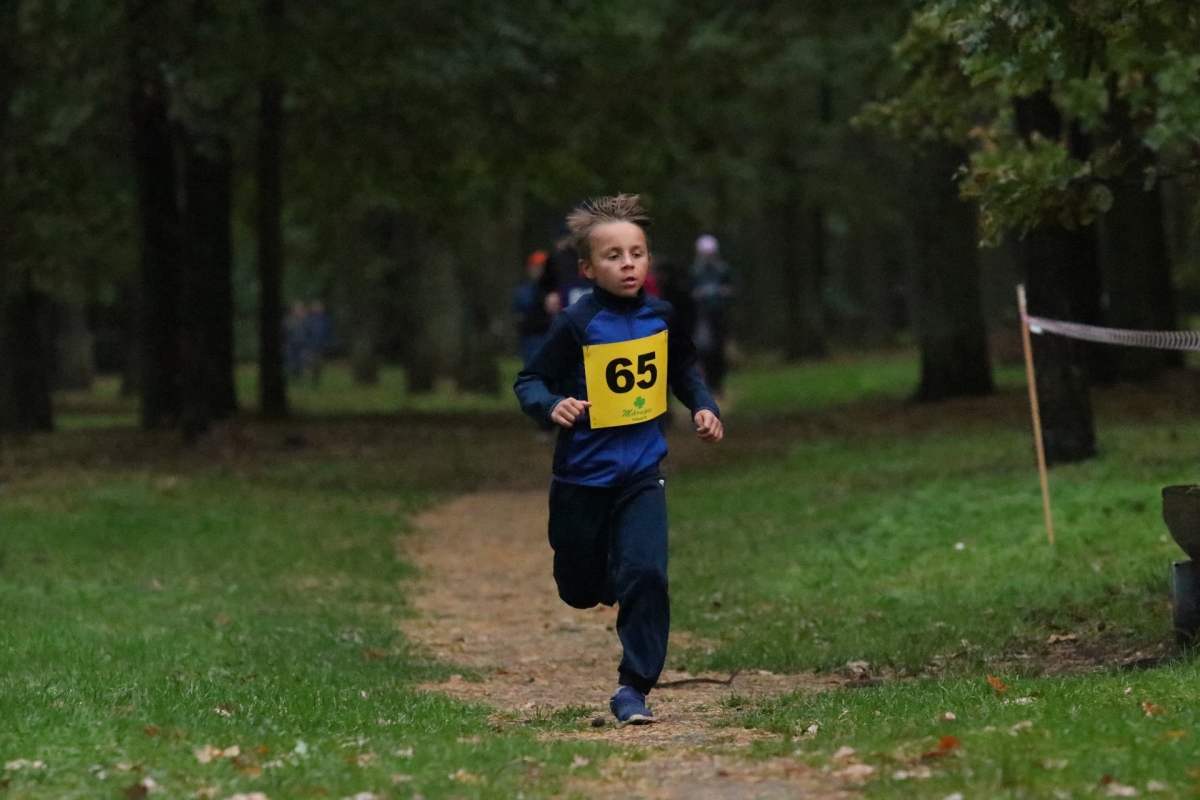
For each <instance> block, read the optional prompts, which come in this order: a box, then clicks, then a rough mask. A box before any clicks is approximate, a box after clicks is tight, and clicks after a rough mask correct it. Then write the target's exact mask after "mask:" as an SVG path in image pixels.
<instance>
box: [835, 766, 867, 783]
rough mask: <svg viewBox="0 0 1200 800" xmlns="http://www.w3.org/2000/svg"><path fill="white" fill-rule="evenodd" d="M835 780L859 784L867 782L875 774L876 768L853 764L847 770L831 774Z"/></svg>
mask: <svg viewBox="0 0 1200 800" xmlns="http://www.w3.org/2000/svg"><path fill="white" fill-rule="evenodd" d="M831 774H832V775H833V777H835V778H841V779H842V780H844V781H851V782H854V783H858V782H861V781H865V780H867V779H868V778H870V777H871V776H872V775H874V774H875V768H874V767H872V766H871V765H870V764H851V765H850V766H848V767H846V768H845V769H839V770H838V771H836V772H834V773H831Z"/></svg>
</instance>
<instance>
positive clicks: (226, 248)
mask: <svg viewBox="0 0 1200 800" xmlns="http://www.w3.org/2000/svg"><path fill="white" fill-rule="evenodd" d="M184 142H185V157H184V169H185V172H184V241H185V245H186V246H185V256H186V257H185V260H184V262H183V265H184V272H183V276H182V286H183V297H184V298H186V301H185V302H184V303H183V304H182V306H181V309H180V315H181V334H180V351H181V352H180V357H181V362H182V364H181V368H182V382H183V409H182V411H183V414H182V427H183V435H184V438H185V439H186V440H188V441H195V439H196V438H198V437H199V436H200V435H202V434H203V433H205V432H206V431H207V430H208V427H209V423H210V421H211V420H212V419H214V418H220V417H224V416H227V415H229V414H230V413H232V412H233V411H234V410H236V408H237V399H236V396H235V395H234V391H235V389H234V384H233V381H234V377H233V352H232V350H233V284H232V281H233V278H232V270H233V235H232V229H231V214H232V211H233V159H232V155H231V153H230V149H229V145H228V143H227V142H226V141H225V140H224V139H223V138H221V137H219V136H201V135H196V134H189V135H185V137H184Z"/></svg>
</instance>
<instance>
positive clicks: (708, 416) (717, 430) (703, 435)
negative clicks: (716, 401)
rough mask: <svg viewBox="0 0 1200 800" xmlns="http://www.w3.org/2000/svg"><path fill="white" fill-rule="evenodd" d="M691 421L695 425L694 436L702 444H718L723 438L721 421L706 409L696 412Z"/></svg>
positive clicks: (723, 428) (723, 432)
mask: <svg viewBox="0 0 1200 800" xmlns="http://www.w3.org/2000/svg"><path fill="white" fill-rule="evenodd" d="M692 421H693V422H695V423H696V435H697V436H699V437H700V441H702V442H719V441H721V438H722V437H724V436H725V426H724V425H722V424H721V419H720V418H719V417H718V416H717V415H716V414H714V413H713V412H711V411H709V410H708V409H707V408H703V409H701V410H699V411H697V412H696V416H694V417H692Z"/></svg>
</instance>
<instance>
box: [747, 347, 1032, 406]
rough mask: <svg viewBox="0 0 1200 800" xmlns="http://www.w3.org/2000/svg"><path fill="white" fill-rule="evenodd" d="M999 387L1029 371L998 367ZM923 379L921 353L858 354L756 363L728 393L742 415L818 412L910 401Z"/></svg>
mask: <svg viewBox="0 0 1200 800" xmlns="http://www.w3.org/2000/svg"><path fill="white" fill-rule="evenodd" d="M993 374H994V377H995V381H996V385H997V386H998V387H1001V388H1013V387H1023V386H1024V385H1025V372H1024V367H1023V366H1021V365H1011V364H1004V365H1000V366H997V367H995V368H994V370H993ZM920 379H921V362H920V357H919V355H918V353H917V351H916V350H912V349H905V350H895V351H881V352H876V353H866V354H863V353H856V354H847V355H843V356H837V357H833V358H829V359H826V360H822V361H808V362H803V363H799V364H781V363H779V362H777V361H776V360H773V359H770V358H759V359H753V360H751V361H750V362H749V363H747V364H746V365H745V366H744V367H743V368H741V369H739V370H737V371H734V372H733V373H731V374H730V376H729V385H728V389H729V392H730V396H731V397H732V398H733V399H734V402H735V403H736V409H737V410H738V411H739V412H753V413H762V414H781V413H791V412H797V411H814V410H817V409H821V408H827V407H829V406H831V405H836V404H840V403H852V402H855V401H859V400H865V399H869V398H891V399H897V400H899V399H904V398H907V397H910V396H911V395H912V394H913V392H914V391H915V390H916V388H917V384H918V383H920Z"/></svg>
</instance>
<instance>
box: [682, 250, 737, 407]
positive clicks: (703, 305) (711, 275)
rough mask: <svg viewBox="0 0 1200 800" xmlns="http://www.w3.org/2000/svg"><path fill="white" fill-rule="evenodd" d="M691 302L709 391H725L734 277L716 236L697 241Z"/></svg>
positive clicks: (698, 347)
mask: <svg viewBox="0 0 1200 800" xmlns="http://www.w3.org/2000/svg"><path fill="white" fill-rule="evenodd" d="M692 299H693V300H695V301H696V331H695V341H696V349H697V350H698V351H699V355H700V363H701V366H702V367H703V369H704V377H705V380H706V381H707V382H708V386H709V388H711V389H712V391H713V392H715V393H717V394H720V393H721V392H723V391H725V373H726V371H727V369H728V365H727V363H726V359H725V340H726V337H727V336H728V333H729V322H728V317H729V309H730V308H731V307H732V306H733V300H734V289H733V275H732V274H731V272H730V270H729V265H728V264H726V263H725V262H724V261H723V260H722V259H721V247H720V243H718V242H717V237H715V236H713V235H711V234H707V233H706V234H704V235H703V236H701V237H699V238H698V239H696V260H695V261H694V262H693V263H692Z"/></svg>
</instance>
